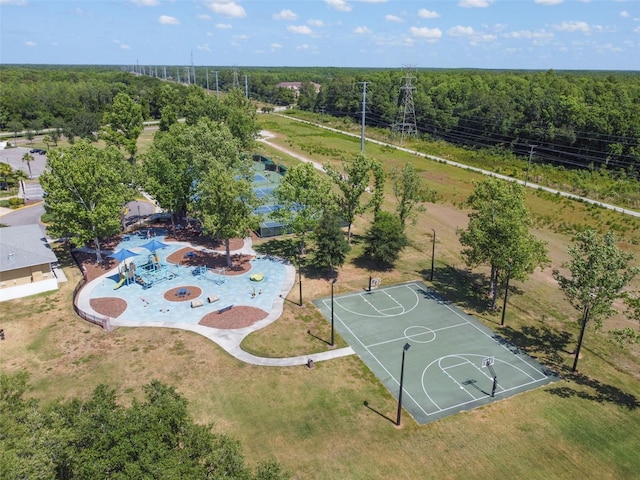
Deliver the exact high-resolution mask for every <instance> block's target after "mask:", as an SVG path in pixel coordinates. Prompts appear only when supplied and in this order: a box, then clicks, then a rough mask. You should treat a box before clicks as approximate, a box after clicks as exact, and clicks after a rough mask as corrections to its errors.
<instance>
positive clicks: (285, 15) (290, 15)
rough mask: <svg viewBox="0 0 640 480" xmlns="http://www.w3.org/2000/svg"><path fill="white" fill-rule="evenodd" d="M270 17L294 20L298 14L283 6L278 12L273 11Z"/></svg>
mask: <svg viewBox="0 0 640 480" xmlns="http://www.w3.org/2000/svg"><path fill="white" fill-rule="evenodd" d="M272 17H273V19H274V20H295V19H296V18H298V15H297V14H296V13H294V12H292V11H291V10H289V9H288V8H285V9H284V10H280V11H279V12H278V13H274V14H273V15H272Z"/></svg>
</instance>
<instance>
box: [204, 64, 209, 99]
mask: <svg viewBox="0 0 640 480" xmlns="http://www.w3.org/2000/svg"><path fill="white" fill-rule="evenodd" d="M204 72H205V75H206V77H207V93H209V69H208V68H207V69H206V70H205V71H204Z"/></svg>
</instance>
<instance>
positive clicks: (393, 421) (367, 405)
mask: <svg viewBox="0 0 640 480" xmlns="http://www.w3.org/2000/svg"><path fill="white" fill-rule="evenodd" d="M364 406H365V407H367V408H368V409H369V410H371V411H372V412H374V413H377V414H378V415H380V416H381V417H382V418H384V419H386V420H389V421H390V422H391V423H393V424H394V425H395V424H396V421H395V420H394V419H392V418H390V417H387V416H386V415H385V414H384V413H382V412H380V411H379V410H376V409H375V408H373V407H372V406H371V405H369V402H368V401H367V400H365V401H364Z"/></svg>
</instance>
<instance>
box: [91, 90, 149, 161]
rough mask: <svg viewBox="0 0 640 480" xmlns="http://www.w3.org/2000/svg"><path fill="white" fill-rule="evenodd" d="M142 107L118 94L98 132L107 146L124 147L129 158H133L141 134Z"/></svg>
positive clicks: (124, 94)
mask: <svg viewBox="0 0 640 480" xmlns="http://www.w3.org/2000/svg"><path fill="white" fill-rule="evenodd" d="M142 120H143V118H142V107H141V106H140V105H139V104H137V103H136V102H134V101H133V99H132V98H131V97H130V96H129V95H127V94H126V93H123V92H121V93H118V94H117V95H116V96H115V98H114V99H113V104H112V105H111V109H110V110H109V111H108V112H105V114H104V116H103V117H102V123H103V127H102V130H101V132H100V138H102V139H103V140H104V141H105V142H106V144H107V145H115V146H116V147H118V148H120V147H124V149H125V151H126V152H127V153H128V154H129V156H130V157H132V158H133V157H134V156H135V154H136V151H137V149H138V147H137V141H138V137H139V136H140V134H141V133H142V129H143V122H142Z"/></svg>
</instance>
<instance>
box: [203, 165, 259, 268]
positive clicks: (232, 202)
mask: <svg viewBox="0 0 640 480" xmlns="http://www.w3.org/2000/svg"><path fill="white" fill-rule="evenodd" d="M237 172H238V170H237V169H233V168H231V167H229V166H226V165H224V164H222V163H221V162H214V163H212V164H211V165H210V167H209V169H208V171H207V173H206V174H205V176H204V178H203V179H202V181H201V182H200V183H199V185H198V189H197V198H198V199H199V200H197V202H196V205H195V207H194V208H195V209H196V211H197V213H198V216H199V217H200V219H201V221H202V227H203V229H204V231H205V232H207V233H209V234H211V235H217V236H218V237H220V238H222V239H224V243H225V251H226V256H227V267H231V265H232V263H231V251H230V247H229V239H231V238H238V237H240V238H243V237H245V236H246V235H247V232H248V231H249V229H255V228H256V227H257V224H258V218H257V217H256V216H255V215H254V213H253V211H254V209H255V208H257V206H258V199H257V197H256V195H255V193H254V191H253V188H252V186H251V182H250V181H249V179H248V178H247V176H246V175H239V174H238V173H237Z"/></svg>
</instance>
